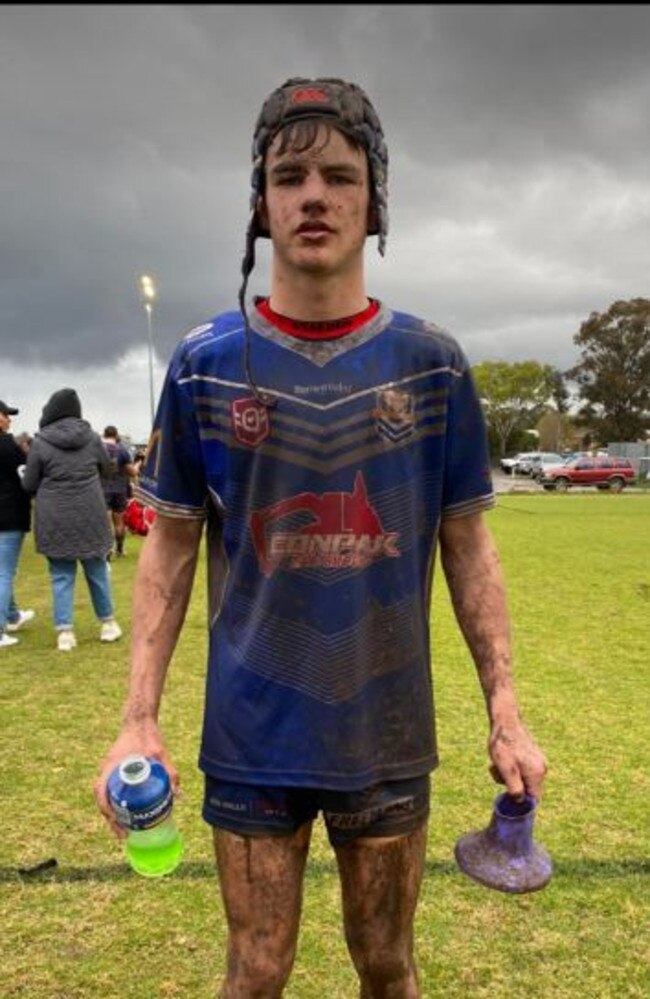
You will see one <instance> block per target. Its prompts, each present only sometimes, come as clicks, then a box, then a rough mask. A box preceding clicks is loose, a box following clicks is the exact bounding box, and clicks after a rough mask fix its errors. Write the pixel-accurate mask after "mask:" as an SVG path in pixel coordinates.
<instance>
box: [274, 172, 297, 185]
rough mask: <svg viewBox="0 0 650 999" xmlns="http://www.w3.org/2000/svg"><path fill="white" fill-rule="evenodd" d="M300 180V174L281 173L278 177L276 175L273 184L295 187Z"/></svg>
mask: <svg viewBox="0 0 650 999" xmlns="http://www.w3.org/2000/svg"><path fill="white" fill-rule="evenodd" d="M301 180H302V174H299V173H283V174H281V175H280V176H279V177H276V179H275V184H276V186H277V187H296V186H297V185H298V184H299V183H300V181H301Z"/></svg>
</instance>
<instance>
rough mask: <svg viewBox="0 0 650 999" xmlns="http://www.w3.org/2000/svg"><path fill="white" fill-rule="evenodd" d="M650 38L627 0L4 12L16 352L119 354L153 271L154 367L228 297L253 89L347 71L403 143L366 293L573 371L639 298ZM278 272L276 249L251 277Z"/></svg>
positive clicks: (647, 200) (648, 210)
mask: <svg viewBox="0 0 650 999" xmlns="http://www.w3.org/2000/svg"><path fill="white" fill-rule="evenodd" d="M649 38H650V8H648V7H645V6H634V5H616V6H615V5H613V4H612V5H587V6H580V5H568V6H566V7H565V6H561V5H557V6H554V5H533V6H526V5H521V6H519V5H503V6H501V5H494V6H492V5H486V6H479V5H465V6H462V5H461V6H453V7H452V6H446V5H442V6H440V5H404V6H399V7H398V6H396V5H369V6H366V5H354V4H352V5H334V6H328V5H311V6H297V7H294V6H289V5H255V4H252V5H243V6H241V5H237V6H231V5H198V6H193V5H133V6H126V5H125V6H120V5H107V6H101V5H98V6H93V5H88V6H78V7H77V6H67V5H54V6H40V5H32V6H29V5H28V6H13V5H6V6H4V7H2V8H1V9H0V108H1V112H2V114H1V117H2V135H3V138H2V148H1V152H0V157H1V161H2V174H1V178H0V185H1V188H0V189H1V191H2V226H1V227H0V280H1V282H2V296H1V299H0V339H1V341H2V351H3V356H4V357H5V359H6V360H7V361H11V362H14V363H16V364H21V365H23V366H24V365H25V363H28V364H32V365H34V366H41V367H43V366H45V367H47V365H55V364H58V365H66V364H68V365H71V366H74V367H75V369H84V368H91V367H94V366H97V365H110V364H112V363H114V362H115V361H116V360H117V359H119V358H120V357H121V356H123V355H124V354H125V353H126V352H127V351H128V350H129V348H131V347H132V346H133V344H134V342H138V341H140V342H141V340H142V330H143V317H142V312H141V308H140V303H139V300H138V294H137V278H138V275H140V274H142V273H144V272H148V273H152V274H153V275H154V276H155V278H156V280H157V282H158V284H159V290H160V300H159V303H157V305H156V350H157V352H158V355H159V358H160V359H162V360H163V361H164V360H166V359H167V358H168V357H169V355H170V353H171V350H172V349H173V346H174V344H175V342H176V341H177V339H178V336H179V335H180V333H181V332H182V331H183V330H186V329H189V328H191V326H193V325H196V324H198V323H200V322H202V321H204V320H205V319H206V318H208V317H209V316H211V315H213V314H214V313H216V312H218V311H220V310H222V309H225V308H232V307H234V306H235V303H236V293H237V289H238V286H239V281H240V261H241V255H242V252H243V244H244V232H245V228H246V223H247V215H248V197H249V175H250V165H249V158H250V145H251V138H252V129H253V124H254V121H255V118H256V116H257V114H258V111H259V108H260V105H261V103H262V101H263V99H264V98H265V97H266V95H267V94H268V93H269V92H270V91H271V90H272V89H273V88H274V87H276V86H278V85H279V84H280V83H282V82H283V81H284V80H285V79H287V78H288V77H289V76H294V75H306V76H317V75H330V76H332V75H334V76H343V77H344V78H347V79H351V80H355V81H356V82H358V83H360V84H361V85H362V86H364V87H365V88H366V89H367V90H368V92H369V94H370V95H371V97H372V99H373V101H374V102H375V104H376V106H377V109H378V111H379V113H380V117H381V118H382V122H383V125H384V129H385V132H386V135H387V139H388V144H389V151H390V177H389V189H390V212H391V232H390V234H389V243H388V256H387V259H386V261H384V262H379V261H378V260H377V254H376V252H375V245H376V244H375V241H374V240H371V241H370V245H369V253H368V277H369V290H370V291H371V293H373V294H376V295H377V296H378V297H382V298H384V299H385V300H386V301H388V302H389V304H391V303H392V304H394V305H395V307H398V308H404V309H407V310H410V311H413V312H420V313H422V314H425V315H426V316H427V317H428V318H431V319H433V320H434V321H437V322H441V323H442V324H443V325H447V326H449V327H450V328H451V329H452V332H454V333H455V334H457V335H458V336H459V338H460V339H461V341H462V342H464V343H465V345H466V346H467V347H468V349H469V350H470V353H471V356H472V357H473V359H475V360H479V359H483V358H484V357H487V356H500V357H506V358H507V357H512V358H513V359H514V358H515V357H523V356H531V357H536V358H537V359H539V360H543V361H547V362H549V363H555V364H558V365H562V364H566V365H568V364H569V363H570V362H571V360H572V357H573V347H572V343H571V336H572V333H573V332H575V331H576V329H577V326H578V324H579V322H580V321H581V320H582V318H584V317H586V315H588V313H589V312H590V311H592V310H595V309H601V308H606V307H607V306H608V305H609V304H610V303H611V301H613V300H615V299H616V298H621V297H632V296H636V295H643V294H647V274H648V260H647V247H648V242H647V236H648V222H649V219H650V186H649V183H648V163H649V162H650V128H649V126H648V107H650V60H648V58H647V50H648V41H649ZM267 275H268V248H261V252H260V260H259V265H258V268H257V269H256V272H255V275H254V280H253V281H252V282H251V291H257V290H263V289H264V286H265V280H266V278H267ZM644 282H645V284H644ZM5 394H7V393H6V392H5Z"/></svg>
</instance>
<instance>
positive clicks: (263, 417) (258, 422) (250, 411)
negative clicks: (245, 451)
mask: <svg viewBox="0 0 650 999" xmlns="http://www.w3.org/2000/svg"><path fill="white" fill-rule="evenodd" d="M230 412H231V415H232V432H233V434H234V435H235V438H236V440H238V441H239V442H240V444H246V445H247V446H248V447H257V446H258V444H261V443H262V441H264V440H266V438H267V437H268V436H269V433H270V432H271V425H270V423H269V411H268V409H267V408H266V406H263V405H262V403H261V402H258V401H257V399H252V398H246V399H233V401H232V402H231V404H230Z"/></svg>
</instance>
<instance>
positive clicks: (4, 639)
mask: <svg viewBox="0 0 650 999" xmlns="http://www.w3.org/2000/svg"><path fill="white" fill-rule="evenodd" d="M5 645H18V639H17V638H12V637H11V635H8V634H7V633H6V632H4V631H3V632H2V634H1V635H0V649H3V648H4V647H5Z"/></svg>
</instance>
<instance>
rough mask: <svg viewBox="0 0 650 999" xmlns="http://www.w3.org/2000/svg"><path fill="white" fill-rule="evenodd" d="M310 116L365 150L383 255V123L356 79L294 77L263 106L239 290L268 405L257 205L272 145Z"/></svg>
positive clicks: (385, 219)
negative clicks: (256, 311) (250, 311)
mask: <svg viewBox="0 0 650 999" xmlns="http://www.w3.org/2000/svg"><path fill="white" fill-rule="evenodd" d="M308 118H319V119H323V120H325V121H330V122H331V124H332V125H334V126H339V127H340V129H341V131H342V132H343V133H344V134H346V135H350V136H352V137H353V138H354V139H356V141H357V142H358V143H359V145H360V146H361V147H362V148H363V149H364V151H365V153H366V156H367V157H368V167H369V170H370V183H371V199H372V208H373V211H372V212H371V218H372V220H373V225H372V227H371V228H370V229H369V231H368V235H369V236H378V237H379V241H378V250H379V253H380V254H381V255H382V256H383V255H384V253H385V250H386V236H387V234H388V187H387V181H388V150H387V149H386V143H385V141H384V133H383V131H382V127H381V123H380V121H379V118H378V116H377V113H376V111H375V109H374V108H373V106H372V104H371V103H370V100H369V99H368V96H367V95H366V94H365V93H364V91H363V90H362V89H361V87H358V86H357V85H356V84H355V83H346V81H345V80H339V79H336V78H330V77H324V78H322V79H315V80H310V79H307V78H305V77H300V76H296V77H292V78H291V79H290V80H287V82H286V83H283V84H282V86H281V87H278V89H277V90H274V91H273V93H272V94H271V95H270V96H269V97H268V98H267V99H266V101H265V102H264V104H263V105H262V110H261V111H260V114H259V117H258V119H257V123H256V125H255V135H254V138H253V150H252V153H253V172H252V176H251V197H250V211H251V214H250V220H249V223H248V229H247V232H246V247H245V250H244V257H243V259H242V267H241V269H242V277H243V282H242V286H241V288H240V290H239V306H240V308H241V311H242V313H243V316H244V323H245V332H246V346H245V365H246V377H247V379H248V381H249V384H250V386H251V389H252V391H253V393H254V395H255V398H256V399H257V400H258V401H259V402H262V403H263V404H264V405H269V399H268V398H267V397H265V396H264V394H263V393H260V392H259V390H258V389H257V388H256V386H255V384H254V383H253V380H252V378H251V376H250V357H249V351H250V344H249V325H248V316H247V314H246V288H247V285H248V278H249V276H250V274H251V271H252V270H253V268H254V266H255V240H256V239H257V238H258V236H261V237H268V236H269V233H268V232H267V231H266V230H265V229H264V227H263V226H262V223H261V221H260V217H259V212H258V203H259V199H260V197H261V195H262V194H263V193H264V163H265V159H266V154H267V152H268V148H269V146H270V144H271V142H272V141H273V139H274V138H275V136H276V135H277V134H278V132H279V131H280V130H281V129H283V128H284V127H285V125H289V124H292V123H293V122H296V121H304V120H305V119H308Z"/></svg>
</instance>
